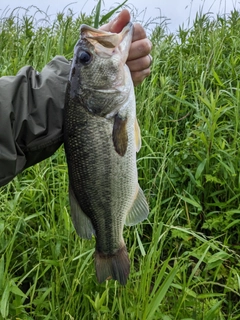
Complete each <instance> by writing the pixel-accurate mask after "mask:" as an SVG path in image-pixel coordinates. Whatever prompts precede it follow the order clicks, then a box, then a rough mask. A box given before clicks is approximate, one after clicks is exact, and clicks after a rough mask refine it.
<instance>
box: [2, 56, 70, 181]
mask: <svg viewBox="0 0 240 320" xmlns="http://www.w3.org/2000/svg"><path fill="white" fill-rule="evenodd" d="M69 71H70V63H69V61H67V60H66V59H65V58H64V57H61V56H57V57H55V58H54V59H53V60H52V61H51V62H49V63H48V64H47V65H46V66H45V67H44V68H43V70H42V72H41V73H38V72H37V71H35V70H34V69H33V68H32V67H30V66H27V67H24V68H22V69H21V70H20V71H19V72H18V74H17V75H16V76H5V77H1V78H0V186H3V185H5V184H6V183H8V182H9V181H10V180H11V179H13V178H14V177H15V176H16V175H17V174H18V173H19V172H21V171H23V170H24V169H25V168H27V167H29V166H32V165H34V164H36V163H37V162H40V161H42V160H43V159H45V158H47V157H49V156H51V155H52V154H53V153H54V152H55V151H56V150H57V149H58V148H59V147H60V145H61V144H62V142H63V128H62V124H63V107H64V100H65V91H66V85H67V81H68V74H69Z"/></svg>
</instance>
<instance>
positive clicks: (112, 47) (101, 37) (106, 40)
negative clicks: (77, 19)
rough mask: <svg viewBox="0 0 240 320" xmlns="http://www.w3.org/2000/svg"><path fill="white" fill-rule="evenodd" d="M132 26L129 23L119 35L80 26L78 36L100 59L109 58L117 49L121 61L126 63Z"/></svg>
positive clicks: (84, 25)
mask: <svg viewBox="0 0 240 320" xmlns="http://www.w3.org/2000/svg"><path fill="white" fill-rule="evenodd" d="M132 35H133V24H132V23H131V22H129V23H128V24H127V25H126V26H125V27H124V28H123V29H122V31H121V32H120V33H111V32H107V31H104V30H99V29H95V28H92V27H90V26H88V25H86V24H83V25H81V28H80V36H81V39H82V40H86V41H88V42H89V43H90V44H91V45H92V46H93V47H94V51H95V53H96V54H98V55H99V56H101V57H109V56H112V55H113V54H114V52H115V51H116V49H117V48H118V49H119V51H120V52H121V54H122V60H123V61H124V60H125V61H124V62H126V60H127V56H128V51H129V48H130V45H131V42H132Z"/></svg>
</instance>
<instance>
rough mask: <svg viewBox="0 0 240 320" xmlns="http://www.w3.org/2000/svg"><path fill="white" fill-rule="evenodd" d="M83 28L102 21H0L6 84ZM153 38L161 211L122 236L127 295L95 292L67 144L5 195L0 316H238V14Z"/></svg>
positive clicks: (146, 119) (150, 182) (155, 191)
mask: <svg viewBox="0 0 240 320" xmlns="http://www.w3.org/2000/svg"><path fill="white" fill-rule="evenodd" d="M82 22H84V23H87V24H93V23H94V17H87V16H85V15H81V16H79V17H74V16H73V14H72V13H71V12H69V13H68V14H62V15H60V14H59V15H58V16H57V17H56V18H55V20H54V21H48V18H47V16H44V14H43V19H42V21H41V23H40V25H39V22H38V24H37V27H38V28H36V20H35V17H34V16H33V17H23V18H21V19H17V16H16V15H15V13H13V15H12V16H11V15H6V16H4V17H1V21H0V52H1V54H0V75H10V74H16V72H17V71H18V70H19V69H20V68H21V67H22V66H24V65H26V64H30V65H32V66H33V67H35V68H36V69H38V70H41V68H42V67H43V66H44V65H45V64H46V63H47V62H48V61H49V60H50V59H51V58H53V57H54V56H55V55H56V54H61V55H64V56H66V57H67V58H71V56H72V52H73V46H74V44H75V42H76V40H77V39H78V30H79V25H80V24H81V23H82ZM151 40H152V42H153V52H152V56H153V65H152V73H151V76H150V77H149V78H148V79H146V80H145V81H144V82H143V83H142V85H140V86H139V87H137V88H136V100H137V106H138V109H137V112H138V118H139V123H140V127H141V132H142V145H143V146H142V149H141V151H140V153H139V154H138V162H137V164H138V168H139V182H140V185H141V187H142V188H143V190H144V192H145V194H146V197H147V200H148V202H149V205H150V209H151V211H150V215H149V218H148V220H146V221H144V222H143V223H141V224H139V225H137V226H134V227H128V228H127V227H126V228H125V230H124V237H125V240H126V243H127V247H128V250H129V253H130V258H131V273H130V278H129V281H128V283H127V285H126V287H123V286H121V285H119V284H118V283H117V282H114V281H107V282H106V283H103V284H101V285H100V284H99V283H97V280H96V276H95V270H94V263H93V252H94V246H95V241H94V240H92V241H87V240H82V239H80V238H79V237H78V236H77V235H76V233H75V231H74V228H73V225H72V222H71V219H70V216H69V203H68V174H67V167H66V162H65V155H64V151H63V148H60V149H59V150H58V151H57V152H56V153H55V155H54V156H53V157H52V158H50V159H47V160H45V161H43V162H41V163H39V164H37V165H35V166H34V167H31V168H29V169H28V170H25V171H24V172H23V173H22V174H20V175H18V177H16V178H15V179H14V181H13V182H11V183H9V184H8V185H7V186H5V187H2V188H1V189H0V319H14V320H20V319H21V320H36V319H45V320H46V319H56V320H60V319H69V320H73V319H75V320H79V319H98V320H102V319H106V320H109V319H121V320H123V319H124V320H125V319H134V320H137V319H139V320H154V319H156V320H159V319H162V320H172V319H182V320H183V319H185V320H190V319H192V320H200V319H203V320H214V319H240V151H239V150H240V76H239V74H240V14H239V12H237V11H233V12H232V13H231V14H230V15H229V16H227V17H220V16H219V17H217V18H216V19H213V18H212V16H211V15H207V14H206V15H198V16H197V17H196V19H195V22H194V25H193V27H192V28H191V29H181V28H179V30H178V32H177V34H176V35H173V34H168V33H167V32H166V30H165V28H164V26H158V27H156V28H155V29H154V31H153V32H152V35H151Z"/></svg>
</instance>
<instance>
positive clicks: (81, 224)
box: [69, 185, 95, 239]
mask: <svg viewBox="0 0 240 320" xmlns="http://www.w3.org/2000/svg"><path fill="white" fill-rule="evenodd" d="M69 201H70V208H71V216H72V221H73V225H74V227H75V229H76V231H77V234H78V235H79V236H80V237H81V238H84V239H91V238H92V236H93V235H94V236H95V230H94V227H93V225H92V222H91V220H90V219H89V218H88V217H87V215H86V214H85V213H84V212H83V211H82V209H81V207H80V205H79V204H78V202H77V199H76V197H75V195H74V192H73V190H72V188H71V185H70V186H69Z"/></svg>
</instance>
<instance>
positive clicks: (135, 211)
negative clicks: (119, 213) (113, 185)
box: [125, 186, 149, 226]
mask: <svg viewBox="0 0 240 320" xmlns="http://www.w3.org/2000/svg"><path fill="white" fill-rule="evenodd" d="M148 213H149V207H148V203H147V200H146V198H145V195H144V193H143V191H142V189H141V188H140V187H139V186H138V190H137V193H136V198H135V200H134V202H133V205H132V207H131V209H130V210H129V212H128V214H127V217H126V221H125V225H126V226H133V225H135V224H137V223H139V222H141V221H143V220H145V219H146V218H147V216H148Z"/></svg>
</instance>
